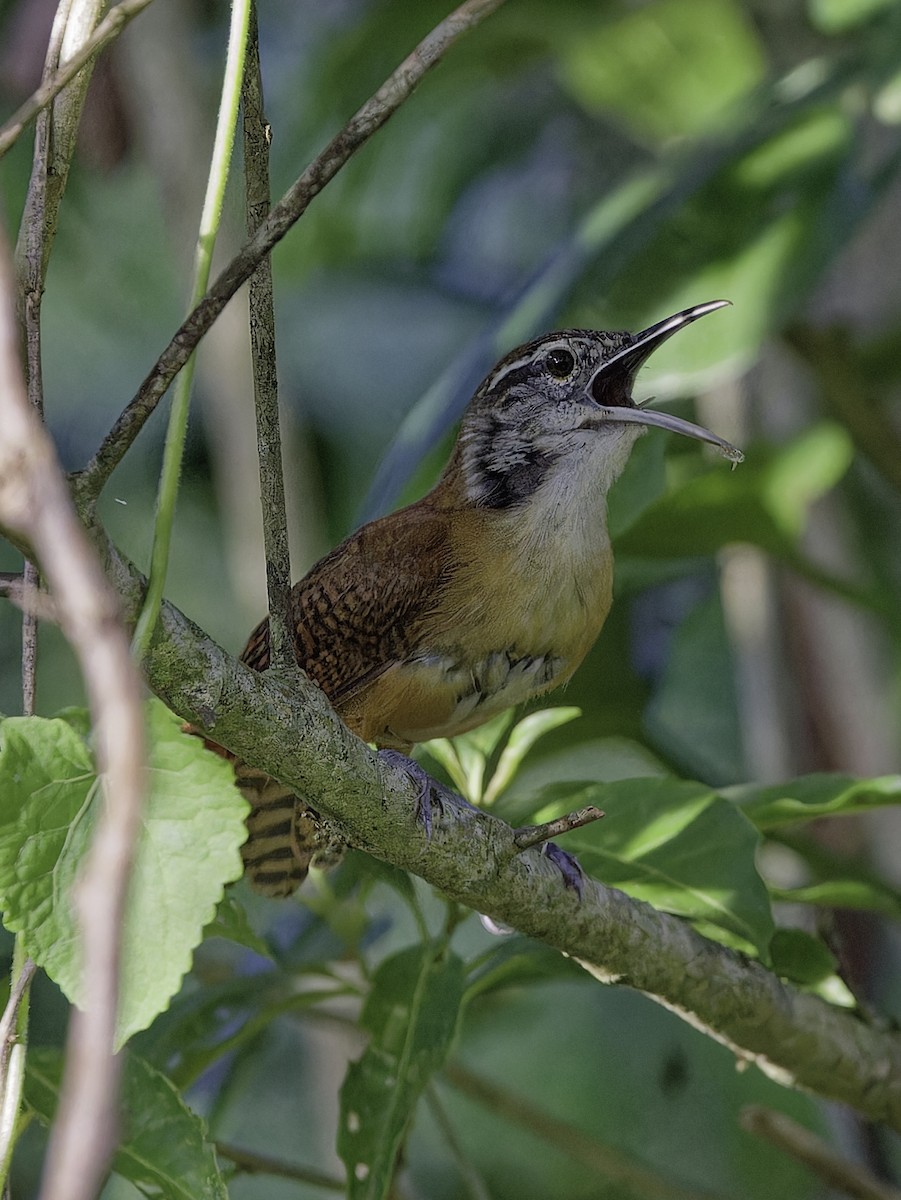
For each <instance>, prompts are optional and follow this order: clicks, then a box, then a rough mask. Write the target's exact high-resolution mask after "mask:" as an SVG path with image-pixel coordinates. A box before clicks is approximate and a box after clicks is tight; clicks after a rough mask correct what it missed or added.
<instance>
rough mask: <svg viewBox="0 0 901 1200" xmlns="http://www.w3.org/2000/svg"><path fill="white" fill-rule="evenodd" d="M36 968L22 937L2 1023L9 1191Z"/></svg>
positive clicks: (1, 1126)
mask: <svg viewBox="0 0 901 1200" xmlns="http://www.w3.org/2000/svg"><path fill="white" fill-rule="evenodd" d="M34 972H35V965H34V963H33V962H32V960H31V959H30V958H28V957H27V956H26V954H25V951H24V949H23V947H22V940H21V934H20V935H19V936H18V937H17V939H16V942H15V945H14V947H13V962H12V987H11V988H10V994H9V1000H8V1001H7V1005H6V1009H5V1011H4V1013H3V1017H2V1019H0V1187H2V1191H3V1196H4V1200H5V1197H6V1196H7V1193H8V1191H9V1167H10V1163H11V1161H12V1156H13V1150H14V1149H15V1145H16V1136H17V1134H18V1132H19V1131H20V1129H21V1120H20V1118H21V1108H22V1086H23V1084H24V1081H25V1052H26V1044H27V1039H28V990H29V988H30V987H31V979H32V976H33V975H34Z"/></svg>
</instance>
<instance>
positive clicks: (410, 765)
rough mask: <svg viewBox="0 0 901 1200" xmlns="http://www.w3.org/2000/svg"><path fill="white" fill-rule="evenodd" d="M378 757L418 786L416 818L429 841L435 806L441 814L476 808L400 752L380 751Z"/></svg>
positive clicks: (413, 759)
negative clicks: (449, 809) (448, 811)
mask: <svg viewBox="0 0 901 1200" xmlns="http://www.w3.org/2000/svg"><path fill="white" fill-rule="evenodd" d="M378 756H379V758H381V759H383V760H384V761H385V762H386V763H389V764H390V765H391V766H392V767H399V768H400V769H401V770H402V771H404V772H405V773H406V774H407V775H409V776H410V778H411V779H412V780H413V782H414V783H415V784H416V787H417V795H416V816H417V819H418V820H419V821H420V823H421V824H422V826H423V828H424V829H425V836H426V838H427V839H428V840H431V837H432V806H433V805H434V806H436V807H437V808H438V811H439V813H442V812H444V811H445V809H446V808H469V809H471V808H473V807H474V806H473V805H472V804H470V803H469V801H468V800H464V799H463V797H462V796H458V795H457V794H456V792H452V791H451V790H450V788H446V787H445V786H444V784H442V783H439V782H438V781H437V780H436V779H433V778H432V777H431V775H429V773H428V771H426V769H425V768H424V767H423V766H421V765H420V764H419V763H418V762H417V761H416V759H415V758H408V757H407V755H406V754H401V752H400V751H399V750H379V751H378Z"/></svg>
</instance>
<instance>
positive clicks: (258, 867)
mask: <svg viewBox="0 0 901 1200" xmlns="http://www.w3.org/2000/svg"><path fill="white" fill-rule="evenodd" d="M235 782H236V783H237V785H238V787H239V788H240V789H241V792H242V793H243V795H244V798H245V800H247V801H248V803H249V804H250V806H251V808H250V814H249V816H248V817H247V841H246V842H245V843H244V845H243V847H242V848H241V856H242V857H243V859H244V869H245V871H246V874H247V878H248V879H249V880H250V884H251V887H253V889H254V891H257V892H262V894H263V895H264V896H290V895H291V894H292V892H296V891H297V889H298V888H299V887H300V885H301V884H302V883H303V881H304V879H306V876H307V871H308V870H309V867H310V863H311V862H312V860H313V857H314V856H315V854H316V851H317V850H318V849H319V846H318V844H317V842H316V840H315V839H311V838H310V837H309V834H308V832H307V830H306V828H305V823H302V822H300V821H299V820H298V818H299V816H300V815H301V814H303V815H304V816H305V815H306V812H305V809H306V806H305V805H302V804H301V802H300V801H299V800H298V799H297V797H296V796H295V795H294V793H293V792H292V791H290V789H288V788H286V787H285V786H284V785H283V784H281V783H278V782H276V780H274V779H273V778H272V777H271V776H269V775H266V774H265V772H263V771H258V770H256V769H255V768H253V767H248V766H245V764H244V763H236V764H235Z"/></svg>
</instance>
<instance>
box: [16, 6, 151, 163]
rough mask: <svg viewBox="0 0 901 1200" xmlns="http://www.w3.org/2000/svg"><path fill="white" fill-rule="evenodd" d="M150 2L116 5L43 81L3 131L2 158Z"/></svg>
mask: <svg viewBox="0 0 901 1200" xmlns="http://www.w3.org/2000/svg"><path fill="white" fill-rule="evenodd" d="M149 3H150V0H122V2H121V3H120V4H116V5H115V6H114V7H113V8H111V9H110V10H109V12H108V13H107V14H106V16H105V17H104V18H103V20H102V21H101V22H100V24H99V25H98V26H97V28H96V29H95V30H94V33H93V35H92V36H91V37H90V38H89V39H88V40H87V41H86V42H85V43H84V44H83V45H82V46H81V47H80V49H79V50H78V51H77V53H75V54H73V55H72V57H71V58H69V59H67V60H66V62H65V63H64V64H63V66H61V67H60V68H59V69H58V70H56V71H54V72H53V74H51V75H50V76H48V77H45V78H44V79H43V80H42V81H41V86H40V87H39V88H38V89H37V91H35V92H34V93H33V94H32V95H31V96H29V97H28V99H27V100H26V101H25V103H24V104H22V105H21V106H20V107H19V108H18V109H17V111H16V112H14V113H13V115H12V116H11V117H10V118H9V120H8V121H7V122H6V123H5V124H4V125H3V126H2V128H0V158H2V157H3V155H4V154H5V153H6V152H7V150H8V149H9V148H10V146H12V145H13V144H14V143H15V142H16V140H17V139H18V137H19V135H20V134H21V133H22V132H23V130H24V129H25V128H26V126H27V125H28V122H29V121H30V120H32V118H33V117H35V116H37V114H38V113H39V112H41V111H42V110H43V109H45V108H46V107H47V105H48V104H49V103H50V102H51V101H52V100H53V99H54V98H55V97H56V96H58V95H59V93H60V92H61V91H62V90H63V88H64V87H65V86H66V84H67V83H69V82H70V81H71V80H72V79H74V78H75V76H76V75H77V74H78V72H79V71H80V70H81V68H82V67H83V66H84V65H85V64H86V63H87V62H89V61H90V60H91V59H92V58H93V57H94V55H95V54H97V53H98V52H99V51H100V50H102V49H103V47H104V46H106V45H107V44H108V43H109V42H111V41H112V40H113V38H115V37H118V35H119V34H120V33H121V32H122V30H123V29H124V28H125V26H126V25H127V24H128V22H129V21H130V20H132V18H133V17H136V16H137V15H138V13H139V12H140V11H141V10H142V9H144V8H146V7H147V5H148V4H149Z"/></svg>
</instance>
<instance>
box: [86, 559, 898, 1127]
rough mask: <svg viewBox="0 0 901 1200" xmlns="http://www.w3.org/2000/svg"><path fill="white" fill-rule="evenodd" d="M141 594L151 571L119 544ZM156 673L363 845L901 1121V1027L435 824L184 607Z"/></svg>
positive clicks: (332, 728)
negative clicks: (143, 572) (426, 822)
mask: <svg viewBox="0 0 901 1200" xmlns="http://www.w3.org/2000/svg"><path fill="white" fill-rule="evenodd" d="M107 559H108V569H109V571H110V574H111V576H112V578H113V580H114V582H115V584H116V586H117V588H118V590H119V592H120V594H121V595H122V596H123V599H124V602H125V604H126V606H127V607H133V606H134V605H136V604H137V602H138V600H139V597H140V594H141V588H142V581H141V577H140V575H139V574H138V573H137V572H136V570H135V569H134V568H133V567H132V566H131V565H130V564H129V563H128V562H127V561H126V560H124V559H123V558H122V557H121V556H119V555H118V554H117V553H116V552H115V551H114V550H113V549H112V548H111V547H108V548H107ZM144 666H145V670H146V673H147V678H148V680H149V682H150V685H151V687H152V688H153V689H154V691H155V692H157V694H158V695H159V696H161V697H162V698H163V699H164V700H165V701H166V702H167V703H168V704H169V705H170V706H171V707H172V708H173V709H175V711H176V712H178V713H180V714H181V715H182V716H184V717H185V718H187V719H189V720H191V721H192V722H194V723H195V724H196V725H198V726H199V727H201V728H203V729H204V730H205V731H207V732H208V733H209V734H210V735H211V736H212V737H213V738H215V740H216V741H218V742H221V743H222V744H223V745H224V746H227V747H228V748H229V749H230V750H232V751H234V752H235V753H236V754H239V755H240V756H241V757H242V758H246V759H247V760H248V761H249V762H251V763H253V765H255V766H259V767H263V768H265V769H266V770H267V771H269V772H270V773H271V774H273V775H274V776H276V777H277V778H278V779H280V780H283V781H284V782H285V783H287V784H290V785H292V786H293V787H295V788H296V789H297V790H298V792H299V793H300V794H301V795H304V796H308V797H309V798H310V799H311V801H313V802H314V803H315V805H316V807H317V808H318V809H320V810H321V811H322V812H323V813H324V814H325V815H326V816H328V817H329V818H330V819H332V820H333V821H335V823H336V824H337V825H338V826H339V827H340V830H341V832H342V834H343V835H345V836H346V837H347V839H348V841H350V842H351V843H352V844H354V845H356V846H358V847H361V848H362V849H365V850H367V851H369V852H370V853H372V854H374V855H376V856H377V857H379V858H382V859H384V860H385V861H386V862H390V863H393V864H394V865H395V866H398V867H402V868H404V869H406V870H409V871H412V872H414V873H415V874H417V875H419V876H421V877H422V878H423V879H425V880H427V881H428V882H429V883H431V884H433V885H434V886H435V887H437V888H438V889H440V890H441V891H442V892H443V893H444V894H445V895H447V896H449V897H451V898H453V899H455V900H457V901H459V902H461V903H463V904H466V905H468V906H469V907H471V908H474V909H477V910H478V911H479V912H481V913H484V914H486V915H487V916H489V917H491V918H493V919H494V920H495V921H497V922H500V923H503V924H507V925H510V926H512V927H514V928H516V929H518V930H520V931H521V932H523V933H525V934H529V935H531V936H532V937H535V938H538V939H539V940H541V941H543V942H545V943H547V944H548V945H550V946H553V947H555V948H556V949H558V950H560V951H562V952H563V953H565V954H568V955H569V956H571V957H573V958H576V959H578V960H579V961H580V962H581V963H582V964H583V965H584V966H585V968H586V969H587V970H588V971H590V972H591V973H592V974H593V975H595V976H596V977H597V978H598V979H599V980H601V981H602V982H604V983H608V984H619V985H621V986H629V987H633V988H636V989H638V990H640V991H642V992H644V993H646V994H647V995H649V996H651V997H652V998H654V999H656V1000H657V1001H659V1002H660V1003H661V1004H663V1005H665V1006H666V1007H668V1008H670V1009H671V1010H672V1011H674V1012H676V1013H677V1014H679V1015H680V1016H681V1017H683V1018H684V1019H685V1020H687V1021H689V1022H690V1023H691V1024H693V1025H695V1026H696V1027H698V1028H699V1029H701V1030H702V1031H704V1032H705V1033H707V1034H708V1035H710V1036H711V1037H714V1038H715V1039H717V1040H718V1041H720V1042H722V1043H724V1044H725V1045H727V1046H729V1047H730V1048H731V1049H732V1050H733V1051H734V1053H735V1054H736V1055H737V1056H738V1057H739V1058H741V1059H743V1060H746V1061H749V1062H754V1063H756V1064H757V1065H758V1066H759V1067H760V1068H761V1069H762V1070H763V1071H765V1072H766V1073H767V1074H768V1075H770V1076H772V1077H773V1078H776V1079H778V1080H780V1081H781V1082H783V1083H785V1084H786V1085H791V1086H797V1087H800V1088H804V1089H806V1090H809V1091H812V1092H815V1093H818V1094H819V1095H822V1096H826V1097H830V1098H832V1099H835V1100H841V1101H844V1102H845V1103H847V1104H850V1105H852V1106H853V1107H854V1108H856V1109H858V1110H859V1111H860V1112H861V1113H864V1114H865V1115H866V1116H868V1117H870V1118H871V1119H875V1120H882V1121H885V1122H887V1123H888V1124H890V1125H892V1126H894V1127H895V1128H896V1129H901V1036H899V1035H898V1034H897V1033H895V1032H889V1031H885V1030H881V1029H877V1028H875V1027H873V1026H871V1025H869V1024H867V1023H866V1022H864V1021H862V1020H860V1019H858V1018H857V1017H856V1016H855V1015H853V1014H852V1013H849V1012H846V1011H843V1010H840V1009H837V1008H834V1007H832V1006H831V1005H829V1004H827V1003H826V1002H824V1001H822V1000H820V999H819V998H818V997H815V996H812V995H808V994H805V993H801V992H798V991H796V990H794V989H793V988H791V987H789V986H788V985H786V984H785V983H783V982H782V981H781V980H780V979H779V978H777V977H776V976H775V975H773V974H772V973H770V972H769V971H767V970H766V969H765V968H764V967H762V966H761V965H760V964H759V963H756V962H753V961H749V960H748V959H746V958H744V957H743V956H741V955H739V954H737V953H734V952H733V951H731V950H728V949H726V948H725V947H723V946H721V945H718V944H716V943H714V942H711V941H708V940H707V939H705V938H703V937H701V936H700V935H699V934H698V933H697V932H695V930H694V929H693V928H692V927H691V926H690V925H688V924H687V923H686V922H684V921H682V920H680V919H678V918H676V917H673V916H670V915H668V914H666V913H662V912H658V911H656V910H655V909H653V908H651V907H650V906H649V905H647V904H643V903H640V902H638V901H635V900H631V899H630V898H628V897H627V896H625V895H623V893H621V892H619V891H616V890H615V889H613V888H607V887H603V886H602V885H600V884H598V883H594V882H592V881H586V884H585V887H584V889H583V892H582V895H581V896H579V895H578V894H577V893H576V891H574V890H573V889H572V888H571V887H567V886H565V884H564V882H563V879H562V877H561V875H560V873H559V871H558V870H557V868H556V867H555V866H554V865H553V864H552V863H551V862H550V861H549V860H548V858H547V857H545V855H544V854H543V853H542V852H541V851H540V850H537V849H530V850H526V851H524V852H520V851H519V850H518V848H517V845H516V840H515V830H513V829H511V828H510V827H509V826H508V825H506V824H504V823H503V822H502V821H499V820H498V819H497V818H495V817H493V816H491V815H489V814H487V813H481V812H477V811H475V810H471V809H468V808H463V807H461V808H456V807H453V806H445V807H444V808H443V809H442V815H441V816H440V819H438V818H437V817H436V820H435V821H434V823H433V830H432V834H431V837H427V836H426V832H425V830H424V828H423V826H422V824H421V822H420V821H419V819H418V818H417V815H416V810H417V804H416V799H417V787H418V785H417V784H416V783H415V782H413V781H411V779H410V778H409V777H408V776H407V775H406V774H405V773H404V771H403V770H402V769H399V768H397V767H394V766H392V765H391V764H389V763H386V762H385V761H383V760H381V759H379V758H378V757H377V756H376V755H374V754H373V753H372V752H371V751H370V750H369V749H368V748H367V747H366V746H365V745H364V744H363V743H362V742H360V741H359V739H357V738H356V737H355V736H354V735H353V734H352V733H351V732H350V731H349V730H348V729H347V727H346V726H345V725H344V724H343V723H342V722H341V721H340V719H339V718H338V717H337V716H336V714H335V713H334V712H333V711H332V709H331V708H330V706H329V705H328V702H327V701H326V699H325V697H324V696H323V694H322V693H321V692H320V691H319V690H318V689H317V688H315V687H313V686H312V685H311V684H309V683H308V682H307V681H306V680H304V679H302V678H300V677H299V676H295V675H290V676H288V675H281V676H280V675H275V674H273V673H269V674H267V675H257V674H255V673H254V672H252V671H250V670H248V669H247V668H245V667H243V666H242V665H241V664H240V663H238V662H236V661H235V660H234V659H232V658H230V657H229V656H228V655H227V654H225V652H224V651H222V650H221V649H220V648H219V647H218V646H217V645H216V644H215V643H214V642H213V641H211V639H210V638H208V637H207V636H206V635H205V634H204V633H203V632H202V631H201V630H200V629H198V628H197V627H196V626H195V625H193V624H192V623H191V622H190V621H189V620H188V619H187V618H186V617H185V616H183V615H182V614H181V613H180V612H178V610H177V609H175V608H173V607H172V606H166V607H165V608H164V611H163V614H162V617H161V625H160V629H159V632H158V635H157V637H156V639H155V640H154V642H153V644H152V646H151V649H150V652H149V654H148V656H147V659H146V661H145V664H144Z"/></svg>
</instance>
